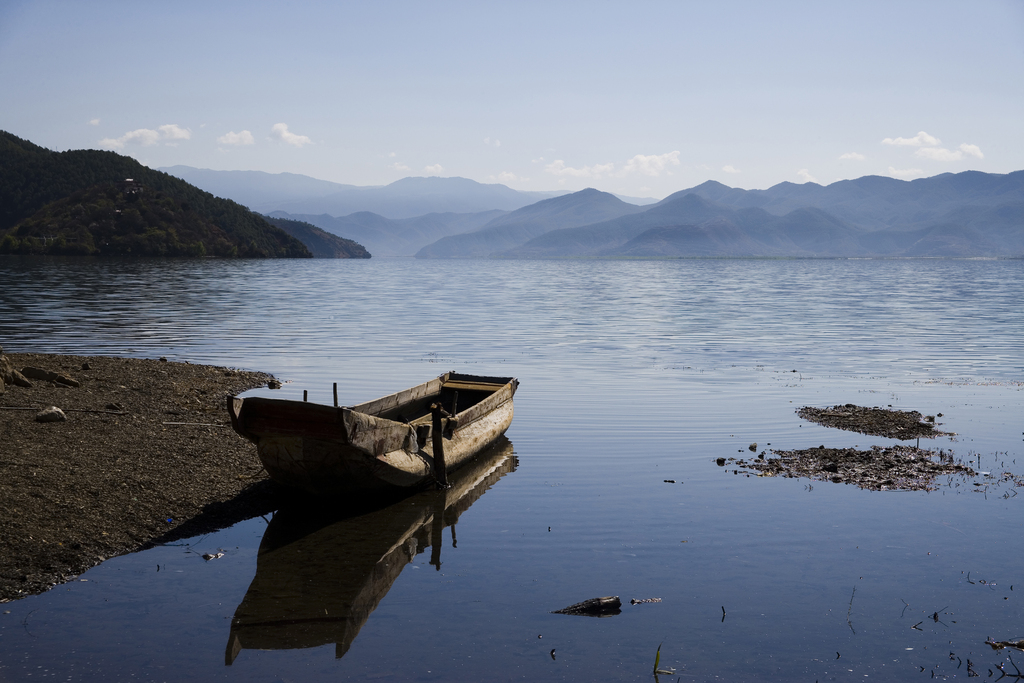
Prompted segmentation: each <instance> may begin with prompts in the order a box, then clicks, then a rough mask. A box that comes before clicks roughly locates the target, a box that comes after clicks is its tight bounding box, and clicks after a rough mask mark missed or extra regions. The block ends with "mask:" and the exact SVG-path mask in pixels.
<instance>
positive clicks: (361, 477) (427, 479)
mask: <svg viewBox="0 0 1024 683" xmlns="http://www.w3.org/2000/svg"><path fill="white" fill-rule="evenodd" d="M517 386H518V382H517V381H516V380H515V379H514V378H490V377H478V376H474V375H457V374H455V373H447V374H445V375H442V376H441V377H439V378H437V379H435V380H431V381H430V382H426V383H424V384H421V385H418V386H416V387H412V388H411V389H407V390H405V391H403V392H399V393H397V394H392V395H391V396H385V397H383V398H381V399H377V400H376V401H370V402H368V403H364V404H360V405H358V406H353V407H351V408H349V407H335V406H324V405H319V404H313V403H306V402H304V401H282V400H278V399H268V398H262V397H251V398H244V399H243V398H237V397H230V398H229V399H228V412H229V413H230V415H231V422H232V426H233V427H234V428H235V430H236V431H237V432H238V433H239V434H241V435H242V436H245V437H246V438H248V439H249V440H250V441H252V442H253V443H255V444H256V449H257V453H258V454H259V458H260V461H261V462H262V463H263V466H264V467H265V468H266V470H267V473H268V474H269V475H270V477H271V478H272V479H274V480H275V481H277V482H279V483H281V484H284V485H285V486H288V487H290V488H293V489H298V490H301V491H305V492H308V493H311V494H315V495H318V496H325V495H327V496H329V495H338V494H354V493H387V492H399V491H403V490H405V491H410V490H415V489H418V488H421V487H423V486H426V485H428V484H430V483H432V482H434V481H435V479H436V478H437V475H438V472H437V463H435V459H434V452H433V449H434V439H432V438H431V436H432V430H433V425H432V422H431V415H430V414H429V406H430V405H431V404H432V403H439V404H441V405H445V402H446V400H448V401H452V402H454V401H460V402H462V403H463V405H464V406H465V409H464V410H460V411H459V412H458V413H457V414H455V415H454V416H453V417H454V419H445V420H444V423H443V425H442V433H443V438H442V439H441V443H442V448H443V452H444V464H445V470H446V472H447V471H451V470H455V469H457V468H458V467H460V466H461V465H462V464H464V463H465V462H467V461H468V460H470V459H472V458H473V457H474V456H475V455H477V454H478V453H479V452H481V451H482V450H483V449H485V448H486V447H487V446H488V445H490V444H492V443H494V441H496V440H497V439H498V438H499V437H501V436H502V435H503V434H504V433H505V431H506V430H507V429H508V428H509V426H510V425H511V424H512V417H513V406H512V397H513V395H514V394H515V389H516V387H517ZM459 391H461V393H462V395H463V396H464V397H468V398H469V400H468V401H464V400H463V399H460V398H459V394H457V393H455V392H459ZM467 403H468V404H469V405H466V404H467ZM453 407H454V406H453ZM396 417H397V418H400V419H393V418H396Z"/></svg>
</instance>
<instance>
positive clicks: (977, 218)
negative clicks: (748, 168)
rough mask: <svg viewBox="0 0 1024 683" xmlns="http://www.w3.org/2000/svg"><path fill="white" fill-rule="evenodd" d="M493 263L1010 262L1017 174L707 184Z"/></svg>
mask: <svg viewBox="0 0 1024 683" xmlns="http://www.w3.org/2000/svg"><path fill="white" fill-rule="evenodd" d="M925 181H931V182H925ZM837 185H838V186H839V187H836V186H837ZM818 205H820V206H818ZM822 206H824V207H829V208H831V209H833V210H834V211H829V210H826V209H824V208H821V207H822ZM791 207H795V208H791ZM883 208H884V210H883ZM768 209H771V210H772V211H769V210H768ZM787 209H788V210H787ZM840 214H842V215H840ZM849 216H854V217H856V218H857V219H858V220H857V221H854V220H851V219H850V218H848V217H849ZM497 255H498V256H501V257H504V258H609V257H612V258H614V257H633V258H677V257H734V256H751V257H757V256H787V257H862V256H884V257H894V256H905V257H911V256H947V257H958V256H979V257H984V256H1017V257H1020V256H1024V173H1022V172H1017V173H1011V174H1008V175H995V174H985V173H977V172H968V173H961V174H957V175H951V174H946V175H944V176H936V177H935V178H927V179H922V180H919V181H913V182H911V183H908V182H905V181H898V180H892V179H889V178H878V177H867V178H861V179H859V180H857V181H842V182H840V183H834V184H833V185H830V186H829V187H822V186H820V185H813V184H811V183H808V184H807V185H793V184H792V183H783V184H781V185H777V186H775V187H773V188H771V189H769V190H761V191H746V190H737V189H734V188H729V187H726V186H724V185H721V184H719V183H710V182H709V183H704V184H703V185H700V186H698V187H696V188H693V189H692V190H684V191H681V192H677V193H675V194H673V195H670V196H669V197H666V198H665V199H664V200H662V201H661V202H659V203H658V204H656V205H654V206H652V207H651V208H649V209H646V210H642V211H641V212H639V213H632V214H629V215H625V216H621V217H618V218H615V219H612V220H608V221H603V222H599V223H595V224H593V225H584V226H579V227H567V228H562V229H558V230H552V231H550V232H546V233H543V234H541V235H539V236H537V237H534V238H532V239H530V240H529V241H527V242H525V243H523V244H521V245H519V246H517V247H514V248H511V249H507V250H506V251H504V252H501V253H499V254H497Z"/></svg>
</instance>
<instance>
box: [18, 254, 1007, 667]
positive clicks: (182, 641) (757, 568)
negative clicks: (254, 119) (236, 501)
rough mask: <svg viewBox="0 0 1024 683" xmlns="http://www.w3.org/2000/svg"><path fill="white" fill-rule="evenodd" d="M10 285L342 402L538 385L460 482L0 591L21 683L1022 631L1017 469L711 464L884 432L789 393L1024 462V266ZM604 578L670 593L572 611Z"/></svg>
mask: <svg viewBox="0 0 1024 683" xmlns="http://www.w3.org/2000/svg"><path fill="white" fill-rule="evenodd" d="M0 283H3V284H2V287H0V344H2V345H3V347H4V348H5V350H8V351H12V352H17V351H46V352H55V353H56V352H64V353H82V354H112V355H126V356H150V357H155V356H167V357H168V358H170V359H172V360H188V361H191V362H203V363H215V364H220V365H230V366H236V367H245V368H252V369H258V370H265V371H268V372H272V373H274V374H275V375H276V376H277V377H279V378H280V379H282V380H283V381H285V382H286V384H285V386H284V388H283V389H282V390H281V391H279V392H275V394H274V395H276V396H282V395H283V396H285V397H301V394H302V391H303V390H307V391H309V395H310V400H315V401H321V402H325V403H327V402H330V401H331V400H332V398H331V383H332V382H335V381H336V382H338V391H339V399H340V401H341V402H342V403H347V404H352V403H357V402H360V401H363V400H366V399H369V398H373V397H376V396H379V395H383V394H386V393H390V392H392V391H395V390H398V389H401V388H405V387H407V386H410V385H412V384H416V383H419V382H422V381H424V380H425V379H427V378H429V377H432V376H436V375H438V374H441V373H442V372H445V371H448V370H458V371H465V372H475V373H479V374H495V375H514V376H516V377H518V378H519V379H520V380H521V383H522V384H521V386H520V389H519V392H518V393H517V395H516V417H515V420H514V422H513V425H512V428H511V429H510V430H509V433H508V438H509V440H510V443H509V444H507V446H506V451H507V452H502V453H500V454H497V455H495V456H494V457H495V458H497V460H495V461H494V462H493V463H491V462H490V461H489V464H488V468H490V469H488V468H484V469H483V470H481V471H480V472H477V473H474V474H473V477H471V479H472V480H471V481H466V482H465V485H464V489H465V490H464V491H463V492H462V494H460V495H462V497H461V498H458V499H454V498H453V499H451V500H438V498H437V497H436V496H430V495H422V496H419V497H417V498H415V499H410V501H408V502H406V503H404V504H403V505H401V506H397V507H395V508H394V509H389V510H386V511H378V512H376V513H374V514H373V515H367V516H365V517H361V518H358V519H344V520H337V521H335V520H318V521H317V522H316V523H315V524H311V523H310V522H309V520H299V521H296V520H295V519H294V516H293V515H291V514H290V512H289V511H288V510H282V511H280V512H278V513H277V515H275V516H274V517H273V518H272V519H267V520H265V519H262V518H256V519H254V520H249V521H247V522H243V523H240V524H238V525H236V526H235V527H233V528H231V529H227V530H224V531H222V532H220V533H218V534H213V535H209V536H205V537H202V538H196V539H191V540H190V541H188V542H187V543H186V544H182V545H175V546H168V547H160V548H156V549H153V550H150V551H147V552H144V553H139V554H136V555H131V556H125V557H120V558H115V559H113V560H110V561H107V562H105V563H104V564H102V565H100V566H99V567H96V568H95V569H93V570H91V571H89V572H87V573H86V574H84V575H82V577H80V579H83V580H79V581H75V582H72V583H69V584H66V585H64V586H58V587H57V588H55V589H53V590H52V591H50V592H49V593H47V594H44V595H41V596H35V597H31V598H27V599H24V600H21V601H18V602H15V603H8V604H6V605H4V606H3V607H4V609H5V610H7V609H9V610H10V613H9V614H3V615H0V680H12V681H13V680H27V679H29V677H30V676H31V679H33V680H34V679H36V678H39V677H50V678H55V679H59V680H122V679H123V680H128V679H143V680H184V679H201V680H203V679H209V680H222V679H224V680H236V679H237V680H265V681H300V680H302V681H305V680H377V679H384V680H522V679H526V680H622V681H632V680H650V679H651V678H652V677H653V675H652V673H651V672H652V667H653V664H654V656H655V651H656V649H657V648H658V645H659V644H661V667H662V668H674V669H675V670H676V672H675V674H673V675H671V676H668V675H661V676H659V677H658V678H660V680H661V681H667V680H671V681H674V680H676V679H677V678H681V679H682V680H709V681H710V680H729V681H737V680H739V681H743V680H751V681H815V680H820V681H825V680H838V681H852V680H874V681H877V680H883V681H886V680H892V681H904V680H921V681H925V680H931V677H932V676H933V675H934V676H936V677H953V676H957V677H963V678H966V677H967V676H968V666H969V664H968V661H969V662H970V667H971V670H972V671H975V672H977V673H979V674H980V675H981V677H982V678H989V671H990V670H991V671H992V672H993V676H992V679H993V680H994V679H995V678H998V677H999V675H1000V673H1001V672H1000V671H999V670H998V669H997V668H996V667H997V665H1000V664H1002V665H1004V666H1006V667H1007V669H1008V671H1009V672H1011V673H1013V672H1014V670H1013V667H1012V666H1011V665H1010V663H1009V659H1008V658H1007V654H1006V651H1005V650H1004V651H1001V652H996V651H993V650H992V649H991V648H989V647H988V646H986V645H985V644H984V641H985V639H986V637H988V636H992V637H993V638H995V639H997V640H1005V639H1010V638H1019V637H1022V636H1024V609H1022V607H1024V605H1022V596H1024V562H1022V559H1024V533H1022V531H1024V514H1022V513H1024V507H1022V506H1024V495H1017V493H1018V491H1017V489H1014V488H1012V487H1011V486H1008V485H1005V484H1004V485H999V486H997V485H994V484H991V483H986V482H985V481H984V480H982V479H980V478H979V479H943V480H942V481H941V482H940V483H941V486H940V487H939V489H938V490H935V491H932V492H874V491H864V490H860V489H857V488H855V487H852V486H846V485H838V484H831V483H825V482H809V481H807V480H800V479H773V478H747V477H743V476H740V475H735V474H733V473H732V470H731V469H729V468H721V467H718V466H716V464H715V460H716V458H718V457H731V456H736V457H739V456H740V452H744V453H749V452H748V451H747V450H746V448H747V445H748V444H750V443H753V442H757V443H758V444H759V450H760V449H764V448H780V449H788V448H806V447H809V446H816V445H827V446H830V447H839V446H854V445H857V446H859V447H861V448H865V447H867V446H869V445H872V444H881V445H886V444H891V443H894V442H892V441H890V440H887V439H882V438H877V437H867V436H864V435H860V434H854V433H848V432H840V431H836V430H830V429H825V428H822V427H818V426H816V425H813V424H810V423H807V422H803V421H802V420H800V419H799V418H798V417H797V416H796V415H795V413H794V411H795V409H796V408H798V407H800V406H803V405H815V406H828V405H834V404H836V403H856V404H858V405H869V406H871V405H878V406H888V405H892V406H893V407H894V408H900V409H913V410H919V411H921V412H922V413H925V414H930V415H934V414H937V413H942V414H943V415H944V417H942V418H940V422H942V423H944V426H943V429H945V430H947V431H952V432H956V433H957V435H958V436H956V437H955V438H954V439H943V440H941V441H939V442H937V443H935V446H937V447H941V448H944V449H946V450H948V451H952V452H953V453H954V454H955V455H956V456H957V457H960V458H964V459H967V458H970V459H972V460H973V461H974V463H973V464H974V465H975V467H976V468H979V469H981V470H983V471H989V472H995V473H999V472H1002V471H1011V472H1015V473H1017V474H1024V457H1022V456H1024V452H1022V443H1024V441H1022V438H1024V393H1022V389H1024V384H1022V380H1024V262H1021V261H944V260H939V261H738V260H737V261H728V260H725V261H678V262H661V261H652V262H573V261H562V262H518V261H497V262H492V261H467V262H462V261H460V262H438V261H415V260H398V259H393V260H388V259H373V260H370V261H359V262H356V261H306V262H259V261H245V262H234V263H225V262H215V261H208V262H194V261H177V262H126V261H101V262H96V261H74V260H38V259H35V260H26V259H19V258H9V257H6V258H0ZM253 393H269V392H268V390H266V389H264V390H256V391H255V392H253ZM767 444H771V445H770V446H768V445H767ZM923 445H925V444H922V446H923ZM513 450H514V456H513V455H512V451H513ZM499 461H500V462H499ZM1017 461H1019V463H1018V462H1017ZM492 465H493V467H491V466H492ZM666 479H668V480H673V481H674V483H667V482H666V481H665V480H666ZM975 481H977V482H978V483H980V484H982V485H981V486H974V485H973V484H974V483H975ZM261 544H262V548H263V549H262V550H261V551H260V558H259V562H257V551H258V550H259V549H260V548H261ZM218 549H221V550H223V551H224V552H225V553H226V554H225V556H224V557H222V558H220V559H219V560H216V561H213V562H204V561H203V560H202V559H201V554H202V553H205V552H214V551H217V550H218ZM157 567H159V571H157ZM267 595H271V596H272V598H273V599H272V600H271V601H270V602H271V603H273V604H272V606H267V605H266V604H265V603H266V601H264V602H263V603H261V602H260V600H261V599H262V598H265V597H266V596H267ZM603 595H619V596H620V597H621V598H622V599H623V601H624V602H626V601H628V600H629V599H631V598H636V599H645V598H661V602H658V603H653V604H641V605H635V606H633V605H629V604H626V605H624V609H623V610H622V613H621V614H619V615H617V616H614V617H610V618H604V619H594V618H586V617H570V616H564V615H555V614H551V611H552V610H556V609H560V608H562V607H565V606H566V605H568V604H571V603H574V602H578V601H581V600H584V599H587V598H592V597H597V596H603ZM261 596H262V598H261ZM320 608H323V609H324V612H325V614H324V616H323V617H320V615H319V610H320ZM346 609H347V610H350V611H349V613H347V614H346V615H345V616H344V617H341V618H337V617H336V615H335V616H332V614H331V610H335V612H336V613H337V612H339V611H342V612H344V611H345V610H346ZM723 609H724V613H723ZM236 617H237V618H236ZM314 617H315V618H314ZM247 619H248V621H245V620H247ZM243 622H244V623H243ZM264 622H266V623H264ZM271 622H273V623H271ZM285 622H289V623H285ZM246 624H248V626H246ZM253 624H256V625H253ZM246 629H248V630H246ZM1014 660H1015V661H1017V663H1018V664H1020V665H1021V666H1022V667H1024V653H1020V656H1019V657H1018V656H1014ZM228 661H230V664H228V663H227V662H228Z"/></svg>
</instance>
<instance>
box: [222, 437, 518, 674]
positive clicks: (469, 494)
mask: <svg viewBox="0 0 1024 683" xmlns="http://www.w3.org/2000/svg"><path fill="white" fill-rule="evenodd" d="M516 466H517V462H516V457H515V455H514V454H513V453H512V444H511V443H510V442H509V440H508V439H506V438H504V437H502V438H500V439H499V440H498V442H497V443H495V444H493V445H492V446H491V447H489V448H486V449H484V451H483V452H482V453H480V455H479V457H476V458H474V459H473V460H472V461H471V462H469V463H468V464H466V466H465V467H462V468H460V469H459V470H458V471H456V472H454V473H453V474H452V478H451V486H450V487H449V488H447V489H445V490H443V491H422V492H419V493H417V494H415V495H413V496H410V497H407V498H405V499H404V500H402V501H400V502H398V503H395V504H393V505H390V506H387V507H382V508H376V509H370V510H369V511H363V510H356V511H354V512H353V513H346V514H345V515H344V516H342V517H341V518H339V519H332V518H329V517H325V516H324V515H323V514H320V513H319V510H318V509H317V508H316V507H313V508H305V507H302V506H300V507H291V508H284V509H281V510H279V511H278V512H276V513H275V514H274V517H273V519H271V520H270V523H269V524H268V525H267V529H266V531H265V532H264V534H263V540H262V541H261V542H260V548H259V552H258V553H257V556H256V575H255V576H254V577H253V579H252V583H251V584H250V586H249V590H248V591H246V594H245V597H244V598H243V599H242V601H241V603H240V604H239V605H238V608H237V609H236V610H235V614H234V617H233V618H232V620H231V631H230V634H229V635H228V643H227V647H226V649H225V653H224V660H225V663H226V664H228V665H230V664H232V663H233V662H234V661H235V659H236V658H237V657H238V656H239V654H240V653H241V652H242V651H243V650H287V649H297V648H309V647H320V646H323V645H328V644H331V643H334V644H335V657H341V656H343V655H344V654H345V653H346V652H347V651H348V649H349V647H350V646H351V645H352V642H353V641H354V640H355V639H356V636H357V635H358V634H359V631H360V629H361V628H362V627H363V625H364V624H365V623H366V621H367V620H368V619H369V618H370V615H371V613H372V612H373V611H374V610H375V609H376V608H377V605H379V604H380V601H381V600H382V599H383V598H384V596H386V595H387V593H388V591H389V590H391V587H392V585H393V584H394V583H395V581H396V580H397V579H398V577H399V575H400V574H401V573H402V570H403V569H405V567H406V566H407V565H408V564H410V563H413V562H416V561H417V558H423V559H425V557H424V553H426V552H427V549H428V548H429V549H430V552H429V558H430V559H429V562H430V564H431V565H433V566H434V567H435V568H436V569H440V568H441V547H442V545H443V539H442V532H443V531H444V529H445V528H446V527H447V528H449V529H450V534H451V536H450V537H449V538H448V542H449V543H451V544H453V545H454V542H455V533H456V532H455V527H456V524H457V522H458V521H459V518H460V517H461V516H462V515H463V514H464V513H465V512H466V511H467V510H468V509H469V507H470V506H471V505H473V503H475V502H476V501H477V500H478V499H479V498H480V497H481V496H482V495H484V493H486V492H487V491H488V489H490V488H491V487H492V486H494V485H495V484H496V483H497V482H498V480H499V479H501V478H502V477H504V476H505V475H507V474H509V473H511V472H514V471H515V469H516Z"/></svg>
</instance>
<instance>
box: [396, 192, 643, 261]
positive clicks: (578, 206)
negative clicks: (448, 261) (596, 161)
mask: <svg viewBox="0 0 1024 683" xmlns="http://www.w3.org/2000/svg"><path fill="white" fill-rule="evenodd" d="M640 211H643V209H642V208H641V207H639V206H635V205H633V204H627V203H625V202H623V201H622V200H620V199H618V198H617V197H615V196H614V195H610V194H608V193H607V192H599V191H598V190H595V189H592V188H588V189H586V190H582V191H580V192H575V193H573V194H568V195H565V196H562V197H553V198H551V199H545V200H544V201H540V202H537V203H536V204H531V205H530V206H526V207H523V208H521V209H517V210H516V211H512V212H511V213H506V214H503V215H501V216H498V217H497V218H495V219H494V220H492V221H490V222H489V223H487V224H486V225H484V226H483V227H482V228H480V229H479V230H477V231H475V232H467V233H462V234H458V235H452V236H450V237H444V238H442V239H440V240H438V241H437V242H434V243H433V244H430V245H428V246H426V247H424V248H423V249H421V250H420V251H419V252H418V253H417V254H416V258H487V257H488V256H490V255H491V254H493V253H495V252H500V251H505V250H508V249H512V248H515V247H517V246H519V245H520V244H523V243H525V242H527V241H529V240H530V239H532V238H534V237H537V236H538V235H542V234H544V233H547V232H551V231H552V230H555V229H559V228H569V227H575V226H580V225H590V224H592V223H598V222H600V221H604V220H609V219H612V218H618V217H619V216H624V215H627V214H632V213H637V212H640Z"/></svg>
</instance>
